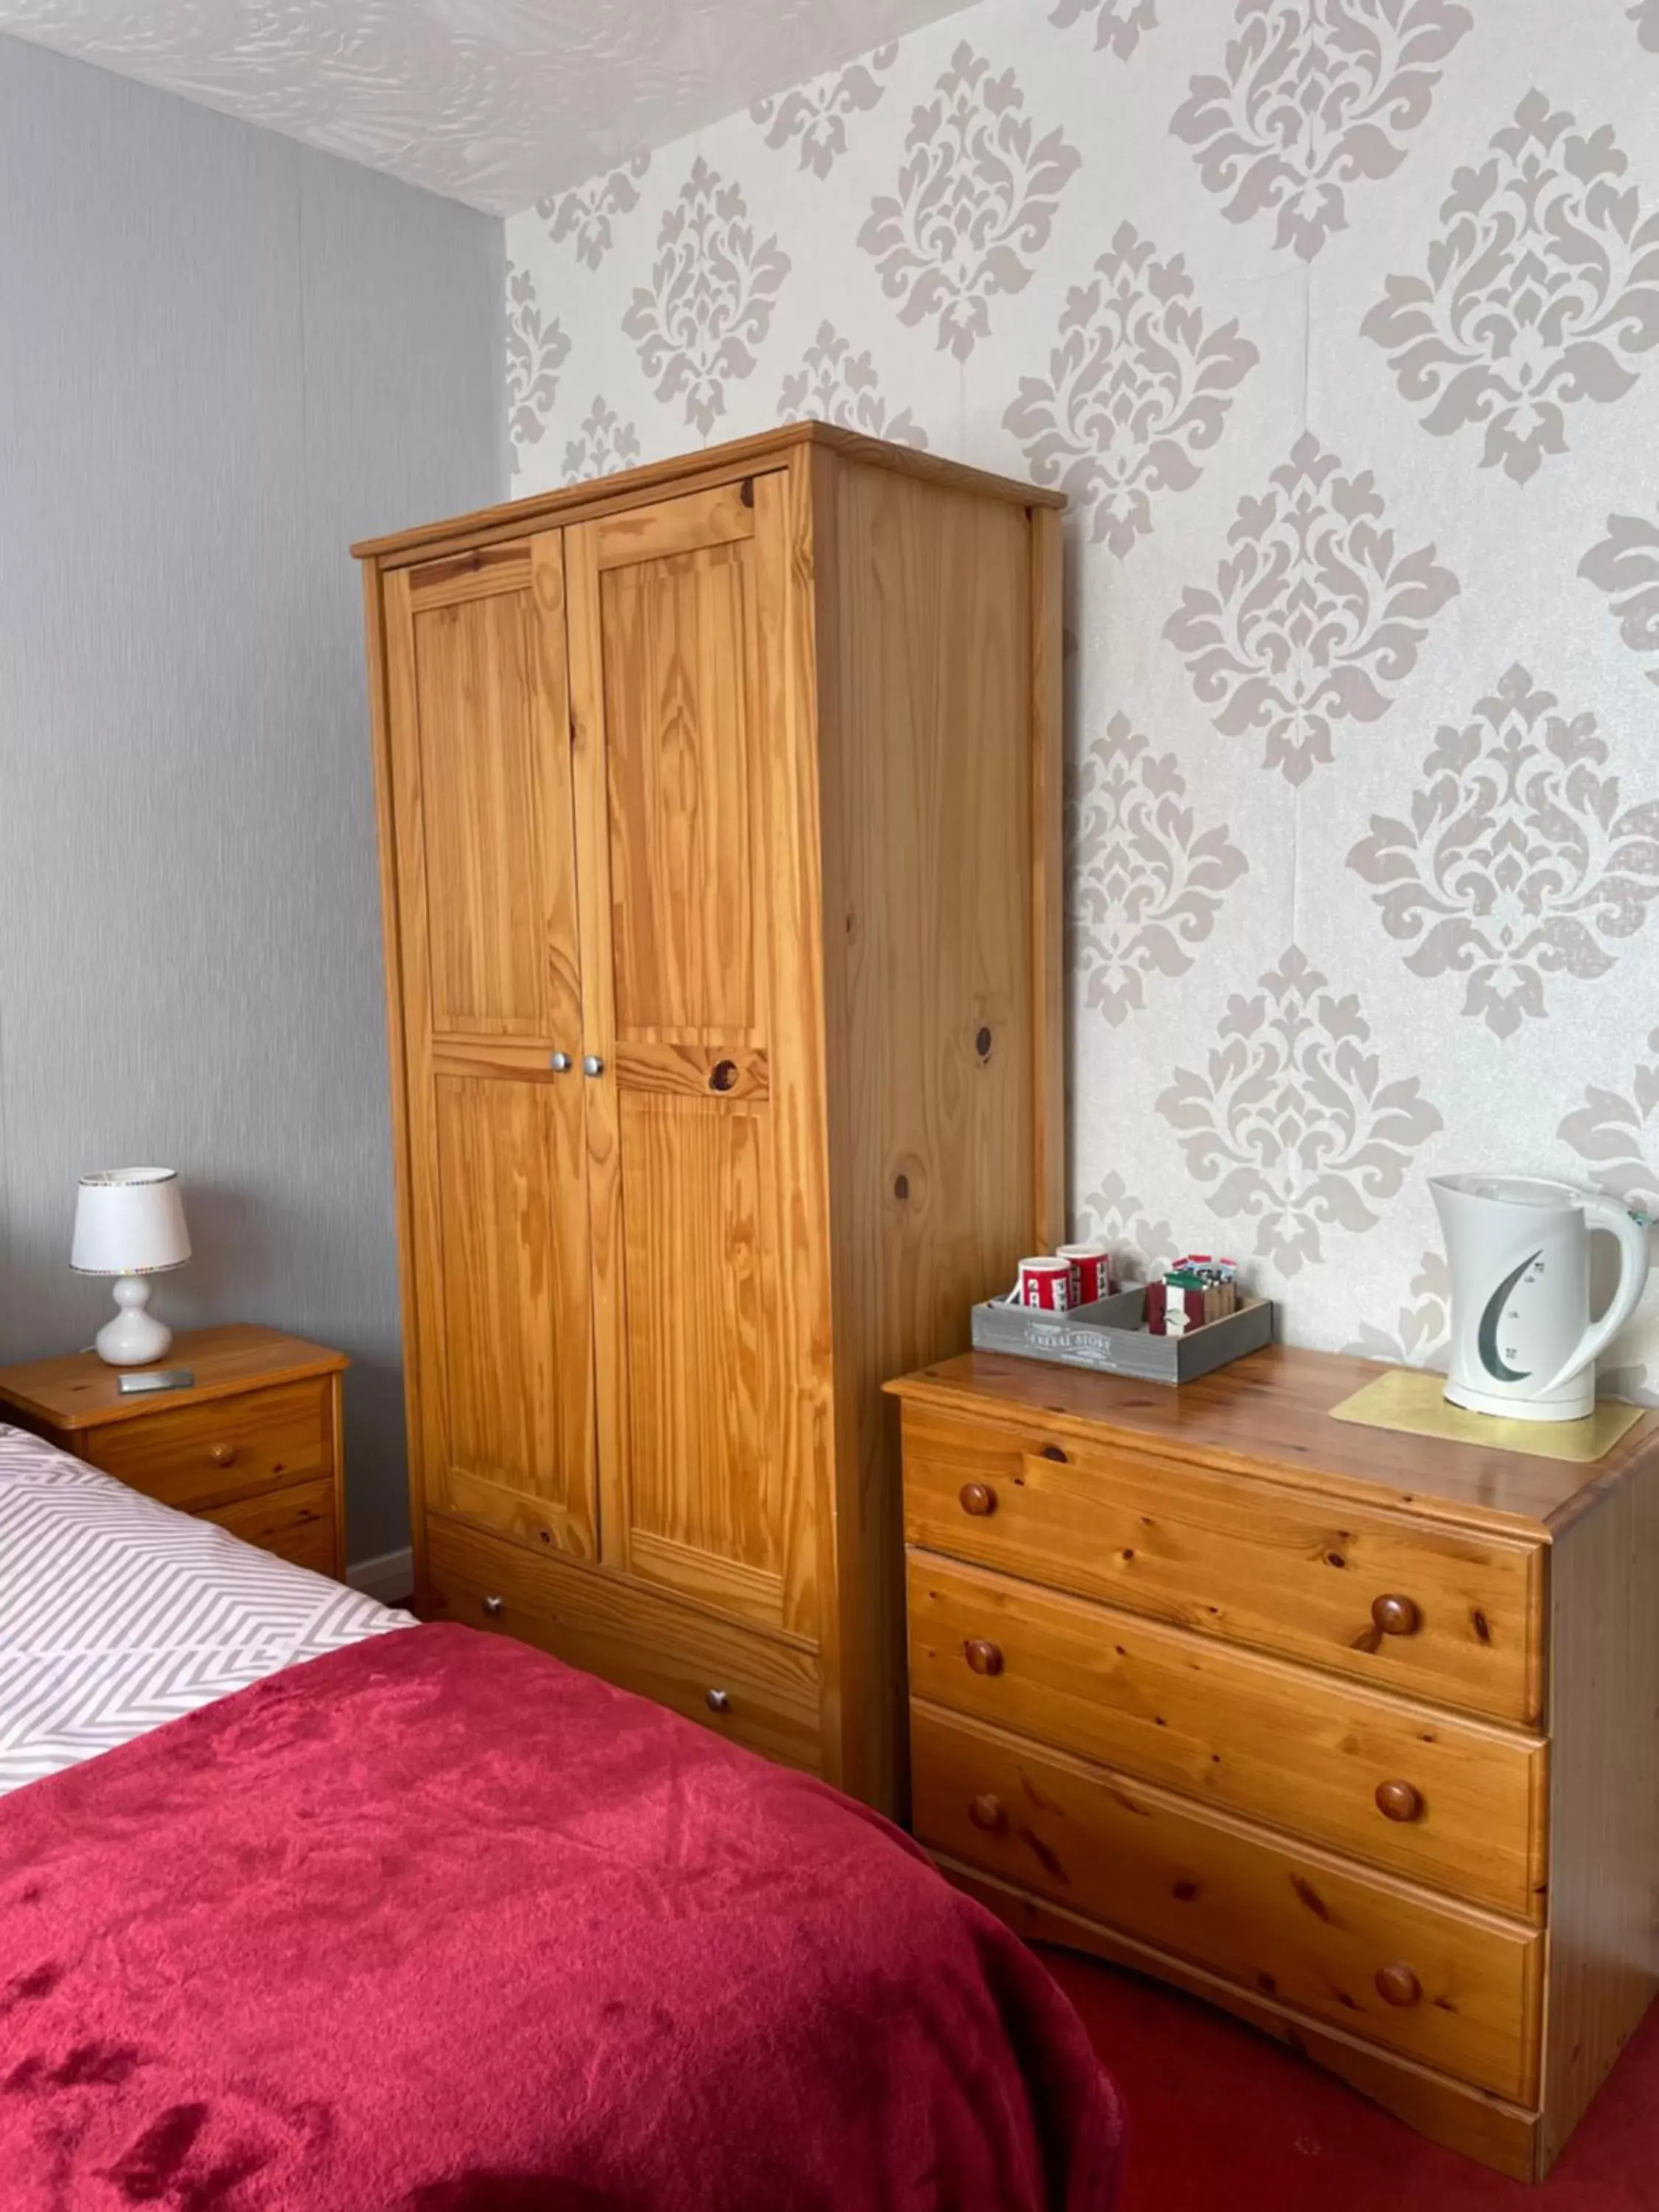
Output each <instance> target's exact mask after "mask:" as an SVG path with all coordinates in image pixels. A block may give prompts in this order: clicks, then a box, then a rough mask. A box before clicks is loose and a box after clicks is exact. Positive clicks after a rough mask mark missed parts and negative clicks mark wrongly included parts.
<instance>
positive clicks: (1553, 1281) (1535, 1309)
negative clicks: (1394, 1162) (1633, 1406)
mask: <svg viewBox="0 0 1659 2212" xmlns="http://www.w3.org/2000/svg"><path fill="white" fill-rule="evenodd" d="M1429 1188H1430V1190H1431V1192H1432V1193H1433V1195H1434V1204H1435V1211H1436V1212H1437V1213H1438V1214H1439V1216H1440V1226H1441V1230H1442V1231H1443V1235H1444V1237H1445V1239H1446V1258H1447V1261H1448V1262H1449V1267H1450V1270H1451V1358H1450V1362H1449V1367H1448V1371H1447V1377H1446V1396H1447V1398H1448V1399H1449V1401H1450V1402H1451V1404H1453V1405H1454V1406H1467V1407H1468V1408H1469V1409H1470V1411H1471V1412H1473V1413H1498V1414H1502V1415H1503V1416H1504V1418H1505V1419H1509V1420H1511V1421H1577V1420H1581V1419H1583V1416H1584V1415H1585V1414H1587V1413H1590V1412H1592V1411H1593V1410H1594V1408H1595V1355H1596V1353H1597V1352H1600V1351H1601V1349H1602V1348H1603V1346H1606V1345H1607V1343H1608V1342H1609V1341H1610V1340H1611V1339H1612V1338H1613V1335H1614V1334H1616V1332H1617V1331H1618V1330H1620V1328H1623V1327H1624V1325H1625V1323H1626V1322H1627V1321H1628V1320H1629V1319H1630V1316H1631V1315H1632V1313H1633V1312H1634V1311H1635V1310H1636V1306H1637V1302H1638V1299H1639V1298H1640V1297H1641V1295H1642V1291H1643V1289H1644V1286H1645V1285H1646V1282H1647V1278H1648V1238H1647V1231H1646V1229H1645V1228H1644V1226H1643V1225H1641V1223H1639V1222H1638V1220H1637V1219H1636V1218H1635V1217H1634V1216H1633V1215H1632V1213H1631V1212H1629V1210H1628V1209H1627V1208H1626V1207H1625V1206H1621V1205H1620V1203H1619V1201H1618V1200H1616V1199H1612V1198H1608V1197H1607V1196H1606V1195H1605V1194H1603V1193H1602V1192H1601V1191H1596V1190H1580V1189H1578V1188H1577V1187H1576V1186H1575V1185H1574V1184H1572V1183H1567V1182H1547V1181H1546V1180H1544V1179H1543V1178H1541V1177H1538V1176H1505V1175H1461V1176H1431V1177H1430V1178H1429ZM1592 1229H1605V1230H1607V1231H1609V1233H1610V1234H1611V1235H1613V1236H1614V1237H1617V1238H1618V1240H1619V1245H1620V1276H1619V1287H1618V1289H1617V1290H1616V1291H1614V1292H1613V1297H1612V1299H1611V1300H1610V1302H1609V1304H1608V1306H1607V1311H1606V1312H1605V1313H1604V1314H1603V1315H1602V1316H1601V1319H1600V1320H1599V1321H1595V1322H1592V1321H1591V1319H1590V1312H1589V1233H1590V1231H1591V1230H1592Z"/></svg>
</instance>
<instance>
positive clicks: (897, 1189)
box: [893, 1175, 910, 1200]
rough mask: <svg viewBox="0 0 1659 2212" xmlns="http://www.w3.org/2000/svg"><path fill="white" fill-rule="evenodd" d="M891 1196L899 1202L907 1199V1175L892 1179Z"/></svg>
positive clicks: (908, 1186) (908, 1192) (908, 1190)
mask: <svg viewBox="0 0 1659 2212" xmlns="http://www.w3.org/2000/svg"><path fill="white" fill-rule="evenodd" d="M893 1195H894V1197H895V1198H896V1199H899V1200H904V1199H907V1198H908V1197H909V1195H910V1178H909V1176H908V1175H896V1176H894V1177H893Z"/></svg>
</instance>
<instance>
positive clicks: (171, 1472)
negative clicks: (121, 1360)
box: [0, 1322, 350, 1577]
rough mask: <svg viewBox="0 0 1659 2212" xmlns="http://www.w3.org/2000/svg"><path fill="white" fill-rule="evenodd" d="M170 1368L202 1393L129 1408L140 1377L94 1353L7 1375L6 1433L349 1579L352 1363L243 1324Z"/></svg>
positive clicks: (219, 1332)
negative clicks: (347, 1419) (348, 1387)
mask: <svg viewBox="0 0 1659 2212" xmlns="http://www.w3.org/2000/svg"><path fill="white" fill-rule="evenodd" d="M163 1364H165V1365H167V1366H168V1367H188V1368H189V1369H190V1370H191V1373H192V1374H193V1375H194V1376H195V1377H196V1381H195V1386H194V1388H193V1389H189V1390H161V1391H157V1392H155V1393H154V1394H153V1395H152V1394H143V1395H138V1396H136V1397H130V1398H124V1397H122V1396H121V1395H119V1391H118V1381H119V1377H120V1376H121V1375H122V1374H123V1373H124V1372H131V1371H132V1370H123V1369H120V1368H116V1367H106V1365H105V1364H104V1362H103V1361H102V1360H101V1359H100V1358H99V1357H98V1355H97V1353H96V1352H70V1353H69V1354H68V1355H67V1356H65V1357H64V1358H58V1359H36V1360H31V1361H29V1362H27V1363H26V1364H23V1365H21V1366H17V1367H0V1421H9V1422H10V1423H11V1425H13V1426H14V1427H15V1428H20V1429H27V1430H29V1431H31V1432H32V1433H33V1435H35V1436H38V1437H45V1438H46V1442H47V1443H53V1444H56V1445H57V1446H58V1449H60V1450H62V1451H66V1452H70V1453H71V1454H72V1455H74V1457H75V1458H76V1459H80V1460H84V1461H85V1462H87V1464H88V1466H89V1467H95V1468H102V1470H103V1471H104V1473H105V1474H112V1475H114V1476H116V1477H117V1478H118V1480H120V1481H122V1482H125V1483H126V1484H127V1485H128V1486H130V1487H131V1488H132V1489H134V1490H141V1491H143V1493H144V1495H145V1497H146V1498H158V1499H159V1500H160V1501H161V1504H163V1505H176V1506H177V1507H178V1508H179V1510H180V1511H182V1512H185V1513H193V1514H196V1515H197V1516H199V1518H201V1519H202V1520H204V1521H216V1522H218V1524H219V1526H220V1527H221V1528H228V1529H229V1531H230V1533H231V1534H232V1535H233V1536H240V1537H241V1538H242V1540H243V1541H244V1542H246V1543H249V1544H257V1545H258V1546H259V1547H260V1548H261V1549H262V1550H264V1551H267V1552H275V1553H276V1555H277V1556H278V1558H280V1559H292V1560H293V1562H294V1564H295V1565H296V1566H301V1567H312V1568H314V1569H315V1570H316V1571H317V1572H318V1573H319V1574H325V1575H333V1576H336V1577H340V1576H343V1574H344V1571H345V1487H344V1484H345V1461H344V1454H343V1449H342V1429H341V1420H340V1378H341V1376H342V1375H343V1373H344V1372H345V1370H346V1368H347V1367H348V1366H349V1364H350V1362H349V1360H348V1359H347V1358H345V1356H344V1354H343V1353H342V1352H330V1351H328V1350H327V1349H326V1348H325V1346H322V1345H320V1344H307V1342H306V1341H305V1340H304V1339H303V1338H301V1337H297V1336H284V1335H283V1334H282V1333H281V1331H280V1330H277V1329H274V1328H253V1327H251V1326H249V1325H248V1324H246V1323H240V1322H239V1323H234V1324H231V1325H229V1326H228V1327H226V1328H204V1329H197V1330H195V1331H194V1332H193V1333H191V1334H186V1335H184V1336H179V1337H175V1338H174V1339H173V1348H172V1350H171V1351H170V1352H168V1354H167V1359H166V1361H165V1362H164V1363H163ZM141 1371H142V1370H141Z"/></svg>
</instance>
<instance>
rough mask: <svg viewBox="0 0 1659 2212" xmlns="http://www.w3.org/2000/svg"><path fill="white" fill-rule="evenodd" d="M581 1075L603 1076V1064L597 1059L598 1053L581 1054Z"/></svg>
mask: <svg viewBox="0 0 1659 2212" xmlns="http://www.w3.org/2000/svg"><path fill="white" fill-rule="evenodd" d="M582 1073H583V1074H584V1075H603V1074H604V1073H605V1062H604V1061H603V1060H601V1059H600V1058H599V1054H598V1053H596V1052H585V1053H584V1054H582Z"/></svg>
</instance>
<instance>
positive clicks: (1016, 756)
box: [355, 423, 1063, 1808]
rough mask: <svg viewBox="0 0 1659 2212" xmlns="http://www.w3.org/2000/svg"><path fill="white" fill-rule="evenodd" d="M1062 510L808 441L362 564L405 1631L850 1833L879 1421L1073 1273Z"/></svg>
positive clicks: (410, 542) (880, 1685) (880, 1536)
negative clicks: (589, 1703) (406, 1590)
mask: <svg viewBox="0 0 1659 2212" xmlns="http://www.w3.org/2000/svg"><path fill="white" fill-rule="evenodd" d="M1060 504H1061V502H1060V501H1059V500H1057V499H1056V498H1055V497H1054V495H1050V494H1048V493H1043V492H1038V491H1035V490H1033V489H1031V488H1030V487H1029V486H1027V485H1024V484H1018V483H1006V482H1004V481H1002V480H1000V479H999V478H995V477H987V476H983V475H981V474H979V473H977V472H975V471H971V470H969V469H965V468H959V467H957V466H955V465H951V464H949V463H946V462H943V461H939V460H935V459H931V458H929V457H927V456H926V455H923V454H919V453H915V452H912V451H910V450H909V449H908V448H899V447H889V446H884V445H880V444H877V443H875V442H872V441H870V440H867V439H864V438H860V437H857V436H854V435H851V434H849V433H845V432H842V431H838V430H834V429H829V428H823V427H822V426H820V425H818V424H816V423H804V424H799V425H794V426H791V427H789V428H784V429H780V430H776V431H773V432H769V433H768V434H766V435H763V436H760V437H757V438H751V439H748V440H746V441H743V442H742V443H740V444H735V445H731V446H727V447H723V448H718V449H715V450H714V451H711V452H704V453H696V454H693V455H690V456H689V457H688V458H687V459H684V460H683V461H678V462H674V463H670V464H664V465H656V466H653V467H649V468H644V469H637V470H635V471H631V472H629V474H627V475H623V476H616V477H608V478H605V479H604V480H602V481H601V482H599V483H590V484H585V485H580V486H578V487H576V488H575V489H572V490H568V491H562V492H558V493H554V494H550V495H545V496H542V497H538V498H534V499H527V500H520V501H516V502H515V503H513V505H510V506H507V507H497V508H495V509H493V510H491V511H489V513H482V514H477V515H471V516H468V517H465V518H464V519H463V520H458V521H454V522H449V523H440V524H436V525H433V526H428V527H427V528H424V529H420V530H415V531H410V532H405V533H404V534H402V535H400V536H398V537H395V538H381V539H377V540H375V541H374V542H372V543H370V544H363V545H360V546H358V547H356V549H355V550H356V553H357V555H358V556H359V557H360V558H361V559H362V562H363V577H364V586H365V593H366V607H367V619H368V665H369V689H370V695H371V700H372V711H373V720H374V751H375V760H376V766H377V772H378V783H379V796H380V854H381V867H382V877H383V889H384V905H385V924H386V979H387V990H386V996H387V1002H388V1013H389V1026H390V1040H391V1061H392V1100H393V1120H394V1124H395V1136H396V1156H397V1166H398V1212H399V1217H400V1231H401V1244H402V1255H403V1310H404V1348H405V1372H406V1387H407V1401H408V1416H409V1440H410V1494H411V1510H412V1517H413V1524H414V1545H415V1559H416V1582H417V1604H418V1606H419V1607H420V1608H421V1609H422V1611H423V1612H424V1613H427V1614H428V1616H435V1617H440V1618H442V1617H449V1618H453V1619H455V1620H462V1621H468V1622H471V1623H472V1624H474V1625H475V1626H484V1627H496V1628H501V1629H503V1630H505V1631H507V1632H510V1633H513V1634H516V1635H520V1636H523V1637H526V1638H529V1639H530V1640H531V1641H532V1642H534V1643H537V1644H541V1645H543V1646H544V1647H545V1648H546V1649H548V1650H551V1651H554V1652H556V1654H558V1655H559V1656H562V1657H563V1658H567V1659H568V1660H570V1661H572V1662H574V1663H576V1664H578V1665H580V1666H583V1667H586V1668H591V1669H592V1671H593V1672H595V1673H598V1674H604V1675H606V1676H608V1677H609V1678H611V1680H616V1681H617V1682H620V1683H623V1684H625V1685H626V1686H629V1687H630V1688H634V1689H637V1690H641V1691H643V1692H646V1693H647V1695H650V1696H653V1697H655V1698H658V1699H661V1700H662V1701H663V1702H664V1703H665V1704H668V1705H674V1706H676V1707H678V1708H679V1709H680V1710H681V1711H684V1712H686V1713H688V1714H690V1715H692V1716H694V1717H696V1718H697V1719H699V1720H701V1721H703V1722H705V1723H708V1725H710V1726H713V1727H716V1728H719V1729H722V1730H724V1731H726V1732H727V1733H729V1734H730V1735H732V1736H734V1737H736V1738H737V1739H738V1740H739V1741H743V1742H745V1743H747V1744H749V1745H750V1746H752V1747H755V1748H757V1749H758V1750H761V1751H763V1752H766V1753H770V1754H772V1755H773V1756H775V1757H777V1758H780V1759H787V1760H789V1761H791V1762H792V1763H793V1764H795V1765H799V1766H803V1767H806V1768H809V1769H811V1770H812V1771H815V1772H817V1773H820V1774H822V1775H823V1776H824V1777H825V1778H827V1779H829V1781H831V1782H835V1783H837V1784H840V1785H841V1786H842V1788H843V1789H846V1790H851V1791H853V1792H854V1793H855V1794H857V1795H859V1796H863V1797H866V1798H867V1799H868V1800H869V1801H871V1802H873V1803H876V1804H878V1805H881V1806H884V1807H889V1808H894V1807H898V1806H900V1805H901V1804H902V1752H903V1729H904V1718H903V1714H904V1705H903V1678H902V1664H903V1662H902V1575H901V1547H900V1529H899V1505H898V1467H897V1439H896V1432H895V1430H894V1427H893V1425H892V1424H891V1421H890V1415H889V1413H888V1412H887V1411H886V1409H885V1407H884V1401H883V1399H882V1395H881V1389H880V1386H881V1384H882V1383H883V1381H884V1379H885V1378H886V1377H887V1376H890V1375H893V1374H897V1373H901V1372H903V1371H904V1370H907V1369H909V1368H913V1367H915V1366H917V1365H919V1364H924V1363H926V1362H927V1361H928V1360H931V1359H933V1358H938V1357H939V1356H941V1355H943V1354H945V1353H948V1352H954V1351H956V1350H957V1349H959V1348H960V1347H961V1346H963V1344H964V1343H965V1342H966V1340H967V1330H968V1311H969V1305H970V1304H972V1302H973V1301H974V1300H975V1299H976V1298H980V1297H985V1296H987V1294H988V1293H990V1292H993V1291H996V1290H998V1289H1000V1288H1001V1287H1003V1286H1004V1285H1006V1283H1007V1282H1008V1281H1009V1280H1010V1279H1011V1278H1012V1273H1013V1270H1014V1267H1015V1264H1016V1262H1017V1261H1018V1260H1019V1258H1020V1257H1021V1256H1022V1255H1024V1254H1025V1253H1028V1252H1031V1251H1036V1250H1041V1249H1045V1248H1046V1247H1048V1246H1049V1245H1050V1244H1052V1243H1054V1241H1055V1240H1056V1239H1058V1238H1059V1237H1060V1235H1061V1234H1062V1223H1061V1209H1062V1176H1063V1169H1062V1159H1061V1145H1062V1120H1063V1105H1062V1086H1061V1075H1060V1056H1061V1036H1060V1019H1061V1017H1060V881H1059V869H1060V788H1059V781H1060V696H1059V694H1060V516H1059V514H1058V513H1057V512H1056V509H1057V508H1058V507H1059V506H1060Z"/></svg>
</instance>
